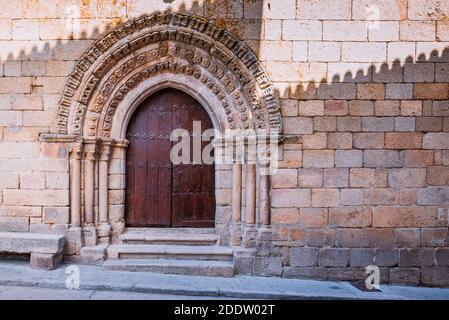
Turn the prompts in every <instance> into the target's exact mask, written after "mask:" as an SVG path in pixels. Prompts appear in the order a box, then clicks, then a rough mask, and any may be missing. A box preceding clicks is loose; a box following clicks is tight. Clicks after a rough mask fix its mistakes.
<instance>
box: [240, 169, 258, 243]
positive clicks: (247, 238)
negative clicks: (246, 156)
mask: <svg viewBox="0 0 449 320" xmlns="http://www.w3.org/2000/svg"><path fill="white" fill-rule="evenodd" d="M245 191H246V192H245V194H246V217H245V231H244V234H243V247H245V248H251V247H254V245H255V241H256V239H255V238H256V165H255V164H252V163H250V164H246V181H245Z"/></svg>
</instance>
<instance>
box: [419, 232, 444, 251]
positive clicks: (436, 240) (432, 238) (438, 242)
mask: <svg viewBox="0 0 449 320" xmlns="http://www.w3.org/2000/svg"><path fill="white" fill-rule="evenodd" d="M448 244H449V234H448V228H423V229H421V245H422V246H423V247H444V246H448Z"/></svg>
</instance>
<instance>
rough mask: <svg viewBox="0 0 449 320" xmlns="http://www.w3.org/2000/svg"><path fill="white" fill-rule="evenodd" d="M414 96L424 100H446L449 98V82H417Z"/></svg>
mask: <svg viewBox="0 0 449 320" xmlns="http://www.w3.org/2000/svg"><path fill="white" fill-rule="evenodd" d="M413 98H415V99H422V100H433V99H439V100H446V99H448V98H449V84H448V83H415V86H414V88H413Z"/></svg>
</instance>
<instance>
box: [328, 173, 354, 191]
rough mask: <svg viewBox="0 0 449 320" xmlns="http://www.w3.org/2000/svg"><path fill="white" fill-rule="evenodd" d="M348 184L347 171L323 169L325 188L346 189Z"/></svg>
mask: <svg viewBox="0 0 449 320" xmlns="http://www.w3.org/2000/svg"><path fill="white" fill-rule="evenodd" d="M348 184H349V170H348V169H324V187H325V188H347V187H348Z"/></svg>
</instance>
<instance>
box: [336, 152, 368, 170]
mask: <svg viewBox="0 0 449 320" xmlns="http://www.w3.org/2000/svg"><path fill="white" fill-rule="evenodd" d="M362 163H363V152H362V151H360V150H337V151H335V166H336V167H338V168H356V167H361V166H362Z"/></svg>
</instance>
